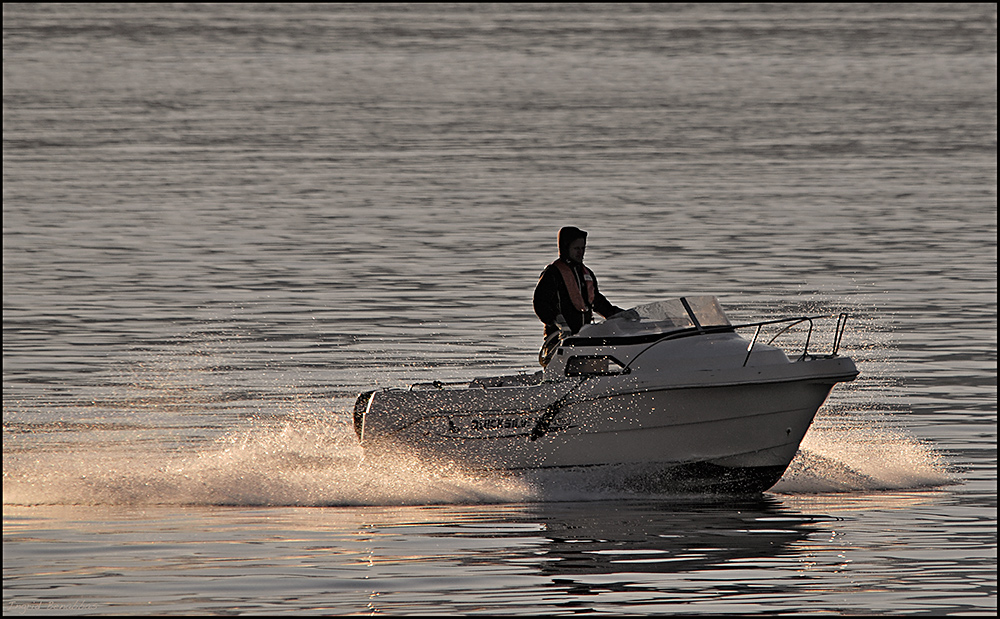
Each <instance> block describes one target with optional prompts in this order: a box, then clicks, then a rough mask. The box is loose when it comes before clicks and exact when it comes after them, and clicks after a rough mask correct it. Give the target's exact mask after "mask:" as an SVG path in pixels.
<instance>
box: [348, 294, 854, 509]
mask: <svg viewBox="0 0 1000 619" xmlns="http://www.w3.org/2000/svg"><path fill="white" fill-rule="evenodd" d="M832 318H833V316H832V315H831V316H799V317H793V318H783V319H779V320H767V321H762V322H755V323H747V324H740V325H734V324H732V323H731V322H730V321H729V319H728V317H727V316H726V314H725V312H724V311H723V309H722V307H721V306H720V304H719V302H718V300H717V299H716V298H715V297H712V296H689V297H684V298H679V299H671V300H667V301H660V302H656V303H650V304H646V305H641V306H638V307H635V308H632V309H630V310H626V311H624V312H620V313H619V314H616V315H614V316H612V317H611V318H609V319H607V320H605V321H604V322H601V323H594V324H589V325H585V326H584V327H583V328H582V329H581V330H580V331H579V332H578V333H576V334H572V335H568V336H567V337H558V338H553V341H551V342H547V343H546V344H547V345H546V346H543V349H542V351H541V352H540V353H539V361H540V362H541V363H542V365H543V369H542V370H540V371H536V372H533V373H529V372H524V373H520V374H516V375H510V376H494V377H483V378H474V379H472V380H471V381H463V382H460V383H444V382H432V383H418V384H414V385H411V386H410V387H408V388H391V389H382V390H375V391H366V392H364V393H362V394H360V395H359V396H358V399H357V401H356V403H355V407H354V427H355V431H356V432H357V435H358V439H359V440H360V442H361V446H362V448H363V451H364V457H365V459H369V458H373V459H380V458H386V457H390V456H392V455H394V454H408V455H411V456H415V457H417V458H419V459H421V460H424V461H429V462H434V463H439V464H440V465H444V466H447V467H451V468H454V469H458V470H462V471H466V472H473V473H476V472H500V473H503V474H529V475H532V474H537V473H539V472H544V471H567V470H584V469H586V470H594V469H600V470H602V471H604V472H605V473H606V474H607V476H606V479H608V480H612V481H611V482H609V483H613V484H616V485H620V486H622V487H624V488H628V489H637V490H642V491H654V492H699V493H700V492H709V493H717V492H721V493H760V492H763V491H765V490H767V489H768V488H770V487H771V486H773V485H774V484H775V483H777V481H778V480H779V479H780V478H781V476H782V474H783V473H784V471H785V469H786V468H787V467H788V465H789V463H790V462H791V461H792V459H793V458H794V457H795V455H796V453H797V451H798V448H799V444H800V443H801V441H802V439H803V437H805V434H806V431H807V430H808V429H809V426H810V424H811V423H812V420H813V418H814V417H815V415H816V413H817V411H818V410H819V408H820V407H821V406H822V405H823V403H824V402H825V401H826V399H827V396H828V395H829V394H830V392H831V390H832V389H833V387H834V385H836V384H837V383H840V382H846V381H851V380H854V379H855V378H856V377H857V375H858V370H857V368H856V367H855V364H854V362H853V361H852V360H851V359H850V358H849V357H845V356H840V355H839V354H838V349H839V347H840V342H841V339H842V337H843V333H844V328H845V326H846V323H847V314H840V315H839V316H837V320H836V326H835V327H834V329H833V343H832V346H831V348H830V349H829V351H828V352H824V353H813V352H810V351H809V346H810V340H811V339H812V334H813V325H814V322H816V321H818V320H819V319H832ZM793 327H796V328H795V329H793ZM750 329H753V330H755V331H754V335H753V337H752V338H751V339H749V340H748V339H746V338H744V337H742V336H741V335H740V334H739V333H738V331H745V332H747V334H748V335H749V331H747V330H750ZM772 331H777V333H775V334H774V335H773V337H771V339H770V340H769V341H768V342H767V343H764V342H763V341H762V340H763V339H766V336H768V335H770V334H771V332H772ZM762 333H764V334H765V337H761V334H762ZM782 335H783V337H785V338H792V337H794V339H795V342H794V344H795V352H793V353H786V352H785V351H784V350H782V349H781V348H779V347H778V344H776V343H775V341H776V340H777V339H778V337H779V336H782ZM802 339H804V345H802V346H801V350H799V344H801V343H802V341H801V340H802ZM789 348H790V347H789Z"/></svg>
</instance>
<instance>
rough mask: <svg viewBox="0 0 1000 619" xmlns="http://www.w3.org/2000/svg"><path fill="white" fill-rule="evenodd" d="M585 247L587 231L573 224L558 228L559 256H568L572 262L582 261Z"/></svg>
mask: <svg viewBox="0 0 1000 619" xmlns="http://www.w3.org/2000/svg"><path fill="white" fill-rule="evenodd" d="M586 249H587V233H586V232H584V231H583V230H581V229H579V228H574V227H573V226H566V227H565V228H562V229H560V230H559V257H560V258H568V259H569V260H572V261H573V262H583V254H584V251H586Z"/></svg>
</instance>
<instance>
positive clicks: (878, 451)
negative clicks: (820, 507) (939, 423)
mask: <svg viewBox="0 0 1000 619" xmlns="http://www.w3.org/2000/svg"><path fill="white" fill-rule="evenodd" d="M955 481H956V480H955V479H954V477H953V475H952V473H951V472H950V471H949V470H948V465H947V463H946V462H945V459H944V457H943V456H941V455H940V454H939V453H937V452H935V451H934V449H932V448H931V447H930V446H929V445H927V444H926V443H924V442H921V441H918V440H916V439H914V438H912V437H910V436H908V435H906V434H905V433H903V432H900V431H898V430H889V429H886V428H884V427H882V426H881V425H879V423H878V422H877V421H874V420H871V419H869V420H868V421H867V422H866V423H865V424H863V425H862V424H855V425H853V426H852V425H849V424H841V425H839V426H837V427H823V424H822V422H821V420H817V425H814V426H813V428H812V429H810V431H809V433H808V434H807V435H806V438H805V440H803V441H802V444H801V446H800V447H799V453H798V455H797V456H796V457H795V459H794V460H792V463H791V464H790V465H789V467H788V469H787V470H786V471H785V474H784V475H783V476H782V478H781V480H780V481H779V482H778V483H777V484H776V485H775V486H774V487H773V488H771V492H775V493H780V494H820V493H830V492H864V491H879V490H911V489H918V488H931V487H937V486H943V485H947V484H950V483H954V482H955Z"/></svg>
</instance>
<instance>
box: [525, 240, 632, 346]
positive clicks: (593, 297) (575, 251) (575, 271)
mask: <svg viewBox="0 0 1000 619" xmlns="http://www.w3.org/2000/svg"><path fill="white" fill-rule="evenodd" d="M558 241H559V259H558V260H556V261H555V262H553V263H552V264H550V265H549V266H547V267H545V270H544V271H542V275H541V277H539V278H538V285H537V286H535V295H534V299H533V304H534V307H535V314H536V315H537V316H538V318H539V319H540V320H541V321H542V323H544V324H545V341H546V344H548V343H549V341H550V338H551V339H553V340H554V339H555V337H554V336H555V335H557V334H559V333H562V335H563V337H566V336H568V335H570V334H572V333H576V332H578V331H579V330H580V328H581V327H583V325H585V324H589V323H590V322H591V321H593V319H594V311H597V313H599V314H600V315H602V316H604V317H605V318H607V317H609V316H613V315H615V314H617V313H618V312H621V311H623V310H622V309H621V308H620V307H616V306H614V305H612V304H611V302H610V301H608V300H607V299H606V298H605V297H604V295H603V294H601V291H600V290H599V289H598V288H597V276H596V275H594V272H593V271H591V270H590V269H589V268H587V267H586V266H584V264H583V254H584V252H585V251H586V249H587V233H586V232H584V231H583V230H580V229H579V228H574V227H572V226H567V227H565V228H562V229H561V230H559V237H558Z"/></svg>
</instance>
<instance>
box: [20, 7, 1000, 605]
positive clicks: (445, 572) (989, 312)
mask: <svg viewBox="0 0 1000 619" xmlns="http://www.w3.org/2000/svg"><path fill="white" fill-rule="evenodd" d="M3 11H4V13H3V16H4V25H3V31H4V75H3V82H4V86H3V93H4V95H3V97H4V102H3V107H4V121H3V122H4V138H3V139H4V155H3V157H4V170H3V181H4V183H3V227H4V237H3V238H4V241H3V243H4V249H3V255H4V267H3V269H4V270H3V289H4V293H3V302H4V310H3V322H4V328H3V332H4V335H3V339H4V355H3V375H4V376H3V383H4V387H3V402H4V404H3V407H4V413H3V417H4V438H3V443H4V449H3V450H4V488H3V494H4V613H5V614H244V613H245V614H254V613H256V614H260V613H267V614H278V613H287V614H292V613H296V614H299V613H311V614H389V615H405V614H505V615H517V614H521V615H523V614H553V615H555V614H581V613H583V614H587V613H591V614H596V613H609V614H665V613H670V614H725V615H743V614H875V615H893V614H934V615H938V614H965V615H988V616H993V615H994V614H995V612H996V410H997V406H996V401H997V400H996V384H997V383H996V299H997V296H996V294H997V289H996V238H997V228H996V221H997V217H996V213H997V211H996V205H997V201H996V153H997V148H996V5H995V4H956V3H948V4H917V5H908V4H902V5H900V4H891V5H889V4H885V5H883V4H846V5H845V4H806V5H767V4H763V5H762V4H738V5H732V4H712V5H703V4H669V3H668V4H655V5H645V4H642V5H640V4H627V5H605V4H587V5H567V4H515V5H479V4H468V5H465V4H461V5H440V4H414V5H409V4H403V5H384V4H358V5H353V4H334V5H321V4H308V5H270V4H264V5H245V4H222V5H161V4H120V5H119V4H97V5H67V4H52V3H49V4H40V5H25V4H5V5H4V9H3ZM563 225H577V226H579V227H581V228H583V229H585V230H588V231H589V232H590V238H589V242H588V254H587V262H588V265H590V266H591V267H592V268H593V269H594V270H595V271H596V272H597V275H598V277H599V278H600V283H601V289H602V291H603V292H605V294H607V295H608V297H609V298H610V300H611V301H612V302H613V303H615V304H616V305H619V306H622V307H631V306H634V305H638V304H641V303H645V302H650V301H656V300H661V299H664V298H671V297H677V296H683V295H696V294H711V295H716V296H718V297H719V299H720V301H721V302H722V304H723V305H724V306H725V307H726V309H727V311H729V313H730V314H731V317H732V318H733V319H734V321H738V322H749V321H753V320H763V319H769V318H776V317H781V316H785V315H788V314H820V313H822V314H833V315H836V314H837V313H839V312H849V313H850V315H851V317H850V320H849V323H848V330H847V334H846V336H845V338H844V342H843V345H842V349H841V352H842V353H843V354H847V355H850V356H851V357H852V358H854V359H855V361H856V362H857V364H858V367H859V369H860V371H861V376H860V377H859V378H858V380H856V381H855V382H853V383H850V384H846V385H839V386H837V388H836V389H835V390H834V392H833V394H832V395H831V397H830V399H829V401H828V402H827V404H826V405H825V406H824V407H823V409H821V411H820V413H819V416H818V417H817V420H816V422H815V424H814V425H813V427H812V429H811V430H810V432H809V434H808V435H807V436H806V439H805V441H804V442H803V445H802V449H801V451H800V453H799V455H798V456H797V457H796V459H795V461H794V462H793V463H792V465H791V467H790V468H789V470H788V472H787V473H786V475H785V476H784V477H783V478H782V480H781V481H779V482H778V484H777V485H776V486H775V487H774V488H773V489H772V490H771V491H769V492H767V493H765V494H764V495H762V496H761V497H758V498H753V499H738V500H737V499H732V498H725V497H707V496H663V495H643V494H638V493H634V492H625V491H623V490H621V489H616V488H595V487H594V486H597V485H599V484H596V483H594V484H582V485H581V484H579V483H578V481H579V480H569V479H559V478H554V479H550V480H548V483H547V484H545V485H538V484H533V483H530V482H528V481H527V480H523V479H517V478H511V479H497V478H482V477H473V476H460V475H454V474H446V473H444V472H442V471H440V470H436V469H435V468H434V467H431V466H427V465H424V464H422V463H419V462H412V461H405V460H401V461H400V462H397V463H395V465H394V466H392V467H388V468H377V467H369V466H365V465H364V464H363V461H362V454H361V450H360V448H359V447H358V445H357V440H356V437H355V436H354V432H353V429H352V427H351V425H350V412H351V408H352V406H353V402H354V398H355V397H356V395H357V393H358V392H360V391H364V390H368V389H373V388H381V387H394V386H401V385H406V384H409V383H412V382H418V381H430V380H453V379H460V378H469V377H474V376H486V375H493V374H500V373H512V372H518V371H525V370H527V371H533V370H534V369H535V367H537V366H536V362H535V357H536V352H537V349H538V346H539V344H540V340H541V325H540V323H538V321H537V319H536V318H535V317H534V315H533V313H532V311H531V303H530V300H531V292H532V289H533V287H534V284H535V282H536V280H537V277H538V274H539V272H540V271H541V269H542V268H543V267H544V266H545V265H546V264H547V263H548V262H550V261H551V260H552V259H553V258H554V257H555V252H556V247H555V234H556V231H557V230H558V228H559V227H561V226H563ZM831 323H832V321H831ZM821 327H823V328H822V329H821V332H820V333H818V334H816V336H814V337H815V340H814V341H815V344H814V345H815V346H818V347H819V348H822V347H823V346H827V345H828V344H829V342H830V339H831V334H830V329H831V328H832V324H827V325H821ZM594 481H597V480H594Z"/></svg>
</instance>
